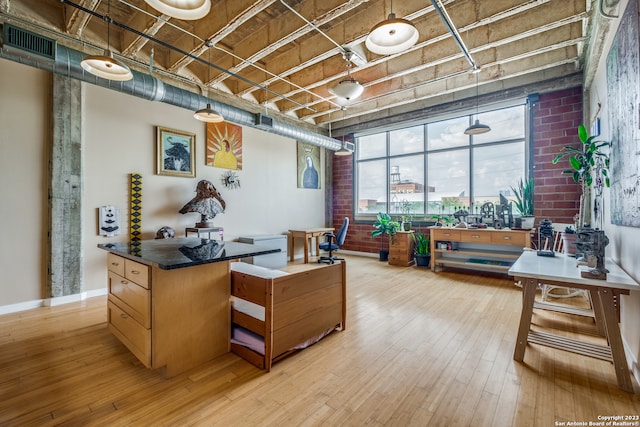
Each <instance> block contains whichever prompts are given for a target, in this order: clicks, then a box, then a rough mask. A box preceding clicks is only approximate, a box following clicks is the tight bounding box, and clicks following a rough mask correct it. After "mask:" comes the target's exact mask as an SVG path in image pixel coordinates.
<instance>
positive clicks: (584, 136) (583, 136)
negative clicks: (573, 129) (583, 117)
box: [578, 125, 589, 143]
mask: <svg viewBox="0 0 640 427" xmlns="http://www.w3.org/2000/svg"><path fill="white" fill-rule="evenodd" d="M578 138H580V141H582V143H584V142H586V141H587V140H588V139H589V134H588V133H587V129H586V128H585V127H584V125H580V126H578Z"/></svg>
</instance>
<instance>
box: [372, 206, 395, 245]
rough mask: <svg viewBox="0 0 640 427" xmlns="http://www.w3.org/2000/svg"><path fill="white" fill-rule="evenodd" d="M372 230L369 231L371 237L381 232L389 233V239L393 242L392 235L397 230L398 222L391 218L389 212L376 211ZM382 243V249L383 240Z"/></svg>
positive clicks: (381, 233)
mask: <svg viewBox="0 0 640 427" xmlns="http://www.w3.org/2000/svg"><path fill="white" fill-rule="evenodd" d="M373 228H374V230H373V231H372V232H371V237H379V236H382V235H383V234H388V235H389V241H390V242H393V236H394V235H395V234H396V233H397V232H398V229H399V228H400V223H399V222H398V221H394V220H392V219H391V217H390V216H389V214H387V213H384V212H378V215H377V217H376V221H375V222H374V223H373ZM381 243H382V249H384V241H383V242H381Z"/></svg>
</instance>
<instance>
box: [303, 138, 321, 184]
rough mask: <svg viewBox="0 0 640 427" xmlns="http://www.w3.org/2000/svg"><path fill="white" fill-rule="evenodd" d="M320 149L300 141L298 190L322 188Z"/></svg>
mask: <svg viewBox="0 0 640 427" xmlns="http://www.w3.org/2000/svg"><path fill="white" fill-rule="evenodd" d="M320 182H321V175H320V147H317V146H315V145H311V144H305V143H304V142H300V141H298V188H315V189H318V188H320Z"/></svg>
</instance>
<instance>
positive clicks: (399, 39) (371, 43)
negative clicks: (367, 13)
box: [364, 0, 420, 55]
mask: <svg viewBox="0 0 640 427" xmlns="http://www.w3.org/2000/svg"><path fill="white" fill-rule="evenodd" d="M419 36H420V35H419V33H418V30H417V28H416V27H415V26H414V25H413V24H412V23H411V21H408V20H406V19H402V18H396V14H395V13H393V0H392V1H391V13H390V14H389V16H388V17H387V19H386V20H384V21H382V22H379V23H378V24H376V25H375V26H374V27H373V28H372V29H371V31H370V32H369V35H368V36H367V39H366V40H365V42H364V44H365V46H367V49H369V50H370V51H371V52H373V53H377V54H378V55H393V54H395V53H400V52H403V51H405V50H407V49H409V48H410V47H411V46H413V45H414V44H416V42H417V41H418V37H419Z"/></svg>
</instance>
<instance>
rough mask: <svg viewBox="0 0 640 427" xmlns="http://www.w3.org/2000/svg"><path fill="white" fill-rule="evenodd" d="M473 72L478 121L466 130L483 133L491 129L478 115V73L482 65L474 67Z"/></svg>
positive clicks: (476, 133) (471, 132)
mask: <svg viewBox="0 0 640 427" xmlns="http://www.w3.org/2000/svg"><path fill="white" fill-rule="evenodd" d="M473 73H474V74H475V75H476V121H475V122H474V123H473V124H472V125H471V126H469V127H468V128H466V129H465V130H464V133H465V135H480V134H481V133H487V132H489V131H490V130H491V128H490V127H489V126H488V125H485V124H482V123H480V120H479V119H478V118H477V116H478V74H479V73H480V67H476V68H474V69H473Z"/></svg>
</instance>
